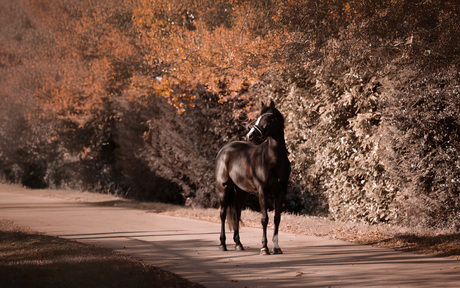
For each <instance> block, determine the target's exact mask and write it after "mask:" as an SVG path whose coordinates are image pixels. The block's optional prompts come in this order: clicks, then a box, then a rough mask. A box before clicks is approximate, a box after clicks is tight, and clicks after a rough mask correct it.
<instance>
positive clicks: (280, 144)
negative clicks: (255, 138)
mask: <svg viewBox="0 0 460 288" xmlns="http://www.w3.org/2000/svg"><path fill="white" fill-rule="evenodd" d="M268 144H269V146H270V148H272V149H273V150H274V151H275V152H277V153H280V154H285V155H287V148H286V141H285V140H284V133H283V134H282V135H280V136H277V137H271V136H270V137H268Z"/></svg>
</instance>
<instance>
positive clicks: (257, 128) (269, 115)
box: [246, 100, 284, 144]
mask: <svg viewBox="0 0 460 288" xmlns="http://www.w3.org/2000/svg"><path fill="white" fill-rule="evenodd" d="M267 137H273V138H276V137H284V117H283V115H282V114H281V112H280V111H278V109H276V107H275V103H274V102H273V100H272V101H271V103H270V105H268V106H266V105H265V104H264V103H263V102H262V109H261V111H260V116H259V118H257V120H256V122H255V124H253V125H251V126H250V131H249V133H248V134H247V135H246V138H247V139H248V141H250V142H253V143H256V144H260V143H262V142H263V141H265V139H267Z"/></svg>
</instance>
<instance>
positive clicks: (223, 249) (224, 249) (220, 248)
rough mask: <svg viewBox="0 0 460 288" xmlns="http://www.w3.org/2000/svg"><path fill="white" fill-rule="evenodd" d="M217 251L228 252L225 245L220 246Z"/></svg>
mask: <svg viewBox="0 0 460 288" xmlns="http://www.w3.org/2000/svg"><path fill="white" fill-rule="evenodd" d="M219 251H228V250H227V245H220V246H219Z"/></svg>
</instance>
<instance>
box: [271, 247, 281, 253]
mask: <svg viewBox="0 0 460 288" xmlns="http://www.w3.org/2000/svg"><path fill="white" fill-rule="evenodd" d="M273 254H283V251H281V248H273Z"/></svg>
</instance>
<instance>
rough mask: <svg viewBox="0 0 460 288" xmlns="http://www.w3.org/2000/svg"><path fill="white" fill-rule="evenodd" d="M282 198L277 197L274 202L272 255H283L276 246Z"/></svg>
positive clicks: (277, 245)
mask: <svg viewBox="0 0 460 288" xmlns="http://www.w3.org/2000/svg"><path fill="white" fill-rule="evenodd" d="M283 201H284V197H281V196H280V197H278V199H276V201H275V231H274V232H273V254H283V251H281V248H280V246H279V244H278V228H279V226H280V222H281V212H282V209H283Z"/></svg>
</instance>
